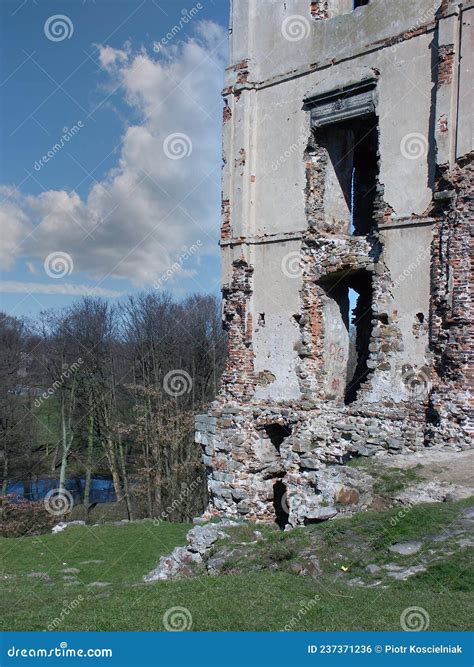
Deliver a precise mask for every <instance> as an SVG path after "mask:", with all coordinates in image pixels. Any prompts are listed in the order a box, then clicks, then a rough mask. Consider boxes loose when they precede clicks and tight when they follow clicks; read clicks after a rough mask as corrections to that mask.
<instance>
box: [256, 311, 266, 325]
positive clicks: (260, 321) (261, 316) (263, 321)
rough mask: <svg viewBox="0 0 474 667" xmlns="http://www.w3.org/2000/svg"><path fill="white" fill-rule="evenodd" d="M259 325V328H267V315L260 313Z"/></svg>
mask: <svg viewBox="0 0 474 667" xmlns="http://www.w3.org/2000/svg"><path fill="white" fill-rule="evenodd" d="M258 324H259V326H261V327H264V326H265V313H259V316H258Z"/></svg>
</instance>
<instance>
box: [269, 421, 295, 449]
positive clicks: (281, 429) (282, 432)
mask: <svg viewBox="0 0 474 667" xmlns="http://www.w3.org/2000/svg"><path fill="white" fill-rule="evenodd" d="M264 430H265V433H266V434H267V435H268V437H269V438H270V442H271V443H272V445H274V447H275V448H276V449H277V450H278V451H280V445H281V444H282V442H283V440H284V439H285V438H287V437H288V436H290V435H291V427H290V426H283V425H282V424H267V425H266V426H264Z"/></svg>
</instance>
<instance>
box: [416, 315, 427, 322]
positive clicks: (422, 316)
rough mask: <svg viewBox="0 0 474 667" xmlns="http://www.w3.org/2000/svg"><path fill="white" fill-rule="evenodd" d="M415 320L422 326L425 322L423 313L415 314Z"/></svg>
mask: <svg viewBox="0 0 474 667" xmlns="http://www.w3.org/2000/svg"><path fill="white" fill-rule="evenodd" d="M416 319H417V320H418V322H419V323H420V324H423V322H424V321H425V316H424V315H423V313H417V314H416Z"/></svg>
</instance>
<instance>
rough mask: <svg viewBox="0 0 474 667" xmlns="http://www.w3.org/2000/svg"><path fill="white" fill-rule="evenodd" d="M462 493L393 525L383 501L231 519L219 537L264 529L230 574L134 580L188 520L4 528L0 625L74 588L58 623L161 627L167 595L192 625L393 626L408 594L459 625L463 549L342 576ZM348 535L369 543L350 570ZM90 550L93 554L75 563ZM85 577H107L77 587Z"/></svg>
mask: <svg viewBox="0 0 474 667" xmlns="http://www.w3.org/2000/svg"><path fill="white" fill-rule="evenodd" d="M468 504H469V503H468V502H467V501H464V502H461V503H449V504H448V503H444V504H437V505H427V506H418V507H414V508H412V509H411V510H410V511H409V512H408V513H407V515H406V516H404V517H403V519H402V520H400V521H398V522H396V525H393V526H392V525H391V523H390V520H391V519H392V518H393V517H394V516H395V515H396V512H394V511H391V512H384V513H380V514H378V515H377V514H375V513H370V514H369V513H366V514H359V515H357V516H355V517H353V518H352V519H344V520H340V521H333V522H329V523H325V524H320V525H314V526H309V527H307V528H304V529H298V530H294V531H290V532H288V533H280V532H279V531H275V530H272V529H271V528H269V527H262V526H250V527H249V526H246V525H243V526H239V527H238V528H235V529H234V530H233V534H232V537H231V540H229V542H228V543H227V544H228V545H229V546H232V545H233V544H235V545H239V544H241V543H242V541H249V540H252V539H254V532H253V531H254V530H255V529H257V530H260V532H261V533H262V534H263V539H262V540H261V541H259V542H258V543H257V544H256V545H254V547H252V548H254V550H255V560H256V562H258V563H259V566H260V567H261V568H262V569H261V571H252V569H251V563H250V559H249V561H248V565H249V567H248V570H244V572H243V573H241V574H227V575H222V576H219V577H207V576H200V577H197V578H195V579H191V580H182V581H170V582H157V583H154V584H148V585H146V584H143V583H142V577H143V575H144V574H145V573H147V572H148V571H150V570H151V569H152V568H153V567H154V566H155V565H156V563H157V561H158V559H159V557H160V555H163V554H168V553H169V552H170V551H171V550H172V549H173V548H174V547H175V546H177V545H181V544H184V542H185V535H186V532H187V530H188V529H189V525H185V524H161V525H159V526H155V525H153V523H152V522H150V521H146V522H139V523H135V524H125V525H123V526H111V525H101V526H97V527H72V528H69V529H67V530H66V531H64V532H63V533H60V534H58V535H42V536H36V537H23V538H3V539H1V540H0V551H1V555H2V561H1V563H2V565H1V569H0V572H1V574H0V600H1V601H0V614H1V619H2V621H1V629H3V630H44V629H45V628H47V627H48V625H49V624H50V623H51V622H52V621H53V619H54V618H55V617H59V616H60V615H61V611H62V610H63V609H64V608H65V607H66V606H67V605H68V604H69V605H70V604H71V602H72V601H74V600H78V599H79V596H81V598H82V599H81V600H80V601H79V602H78V604H77V606H76V605H74V606H75V608H74V609H73V610H72V611H71V613H70V614H68V615H65V614H63V620H62V621H61V624H60V625H59V626H58V628H57V629H58V630H86V631H93V630H95V631H101V630H124V631H126V630H144V631H150V630H163V629H164V628H163V615H164V614H165V612H166V611H167V610H168V609H170V608H171V607H177V606H179V607H186V608H187V609H188V610H189V612H190V613H191V615H192V619H193V625H192V628H193V629H194V630H220V631H224V630H227V631H230V630H256V631H262V630H281V629H284V628H285V626H288V625H290V626H291V628H292V629H295V630H399V629H400V614H401V613H402V612H403V610H404V609H405V608H406V607H409V606H418V607H423V608H424V609H426V611H427V612H428V614H429V616H430V629H431V630H466V629H468V628H469V626H470V624H471V623H470V620H469V618H467V610H468V609H469V608H472V598H471V597H470V594H469V590H470V589H471V585H470V584H469V581H468V575H469V561H468V560H467V556H466V555H465V553H464V552H462V553H461V552H460V553H457V554H454V555H453V556H452V557H450V558H448V559H445V560H443V561H438V562H437V563H434V564H433V566H431V567H430V568H429V569H428V571H427V572H426V573H423V574H420V575H417V576H415V577H412V578H410V579H408V580H407V581H405V582H403V581H393V580H390V581H388V582H385V581H384V586H381V587H379V588H356V587H350V586H348V585H347V579H348V578H352V577H353V576H354V572H356V571H357V568H359V567H360V570H361V571H362V567H363V566H364V565H365V563H367V562H370V563H374V562H376V561H377V558H378V557H380V558H381V557H382V554H384V553H386V547H387V545H388V544H390V543H393V542H395V541H403V540H406V539H412V538H415V537H417V538H419V537H420V536H421V535H425V536H428V535H431V534H435V533H436V532H437V531H439V530H442V529H443V528H444V527H446V526H448V525H449V524H450V522H452V521H453V520H454V519H455V517H456V516H458V514H459V511H460V509H461V508H462V507H463V506H466V505H468ZM386 531H389V533H388V534H387V532H386ZM350 543H353V544H354V545H356V547H357V545H358V544H362V543H364V544H366V543H367V544H370V545H371V546H370V549H371V551H369V554H368V556H367V555H362V554H361V556H360V563H359V564H358V563H356V562H355V561H354V562H352V563H351V572H350V573H349V574H347V575H345V574H343V573H342V572H341V571H340V566H341V565H342V564H344V563H346V562H347V560H350V554H352V551H351V550H350V549H348V546H347V545H348V544H350ZM315 545H316V546H315ZM308 549H310V550H311V549H314V554H315V555H317V556H318V558H320V559H321V560H322V561H324V562H325V566H326V565H328V564H331V563H332V569H331V567H328V570H326V569H324V572H326V574H325V575H324V576H323V577H321V578H320V579H312V578H310V577H302V576H297V575H296V574H292V573H291V571H290V566H291V564H292V563H293V564H294V563H295V562H297V561H298V558H299V554H300V553H302V552H303V551H305V550H308ZM356 550H357V549H356ZM90 559H96V560H102V561H104V562H103V563H97V564H88V565H83V564H81V561H84V560H90ZM326 561H327V563H326ZM244 562H247V560H246V559H244ZM391 562H395V561H394V559H392V558H391ZM70 567H76V568H79V569H80V573H79V574H78V576H77V579H78V581H79V582H80V583H79V584H78V585H73V586H67V585H66V583H67V580H66V581H65V580H64V579H63V574H62V573H61V572H60V570H62V569H64V568H70ZM276 568H278V571H276ZM273 570H275V571H273ZM31 572H48V573H49V575H50V576H51V579H52V581H51V582H45V581H42V580H38V579H32V578H29V577H28V576H27V575H28V573H31ZM2 575H3V576H2ZM5 576H7V577H8V578H5ZM471 576H472V575H471ZM94 581H102V582H109V583H110V585H109V586H107V587H104V588H90V587H88V584H90V583H91V582H94ZM385 585H386V587H385Z"/></svg>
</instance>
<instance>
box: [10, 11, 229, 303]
mask: <svg viewBox="0 0 474 667" xmlns="http://www.w3.org/2000/svg"><path fill="white" fill-rule="evenodd" d="M0 7H1V13H2V17H1V40H0V42H1V47H0V48H1V53H0V60H1V63H2V68H1V72H0V94H1V162H0V184H1V187H0V223H1V239H2V247H1V250H0V268H1V270H2V276H1V283H0V291H1V293H0V309H2V310H6V311H7V312H10V313H12V314H15V315H22V314H25V315H34V314H35V313H37V312H39V311H40V310H42V309H44V308H50V307H59V306H63V305H67V304H69V303H71V301H72V299H74V298H77V295H80V294H88V293H90V294H98V295H104V296H110V297H111V298H117V297H119V296H120V295H122V294H127V293H131V292H134V291H136V290H140V289H143V288H149V289H163V288H164V289H169V290H170V291H172V292H173V293H174V294H175V295H176V296H177V297H178V298H179V297H180V296H184V295H185V294H186V293H190V292H195V291H201V292H208V291H210V292H217V291H218V289H219V252H218V246H217V241H218V229H219V211H220V204H219V200H220V171H221V146H220V143H221V138H220V131H221V115H222V100H221V97H220V92H221V88H222V81H223V69H224V67H225V65H226V59H227V25H228V12H229V8H228V0H201V1H200V2H194V0H190V2H188V3H185V2H181V1H180V0H178V1H176V0H142V1H140V0H61V1H60V2H56V1H49V0H3V2H2V3H1V6H0ZM45 158H46V159H45Z"/></svg>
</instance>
